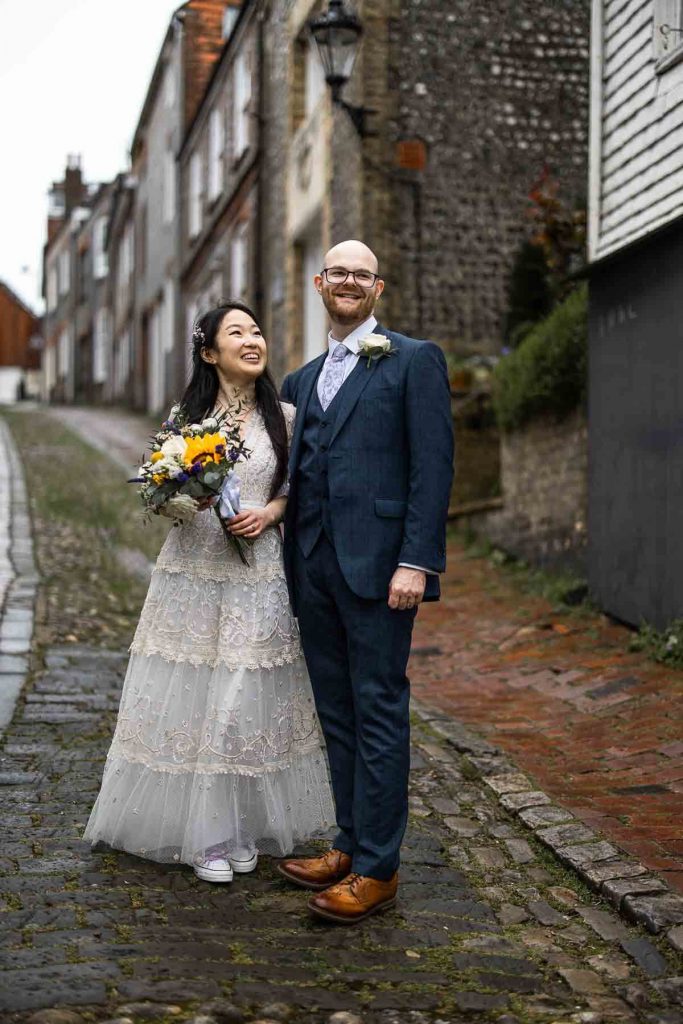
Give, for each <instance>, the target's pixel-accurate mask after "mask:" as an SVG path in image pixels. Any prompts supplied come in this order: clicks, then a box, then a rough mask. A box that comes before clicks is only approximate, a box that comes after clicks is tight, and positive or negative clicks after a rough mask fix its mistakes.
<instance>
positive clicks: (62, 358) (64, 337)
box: [57, 327, 71, 379]
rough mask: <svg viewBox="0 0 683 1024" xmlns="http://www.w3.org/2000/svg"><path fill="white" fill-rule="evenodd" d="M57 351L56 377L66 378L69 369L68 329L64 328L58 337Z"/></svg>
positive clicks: (69, 339)
mask: <svg viewBox="0 0 683 1024" xmlns="http://www.w3.org/2000/svg"><path fill="white" fill-rule="evenodd" d="M58 345H59V351H58V353H57V376H58V377H60V378H61V379H64V377H68V375H69V370H70V368H71V338H70V336H69V328H68V327H65V328H64V330H63V331H62V333H61V334H60V335H59V342H58Z"/></svg>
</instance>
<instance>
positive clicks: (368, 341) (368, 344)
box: [358, 334, 391, 356]
mask: <svg viewBox="0 0 683 1024" xmlns="http://www.w3.org/2000/svg"><path fill="white" fill-rule="evenodd" d="M390 348H391V342H390V341H389V339H388V338H387V337H385V336H384V335H383V334H366V336H365V337H364V338H361V340H360V341H359V342H358V351H359V353H360V354H361V355H364V356H377V355H380V354H382V355H384V354H385V353H386V352H388V351H389V350H390Z"/></svg>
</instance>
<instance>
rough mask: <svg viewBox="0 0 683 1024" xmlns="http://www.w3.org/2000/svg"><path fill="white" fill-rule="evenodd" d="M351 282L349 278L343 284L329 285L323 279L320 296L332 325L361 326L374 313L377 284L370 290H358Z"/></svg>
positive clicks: (351, 279)
mask: <svg viewBox="0 0 683 1024" xmlns="http://www.w3.org/2000/svg"><path fill="white" fill-rule="evenodd" d="M352 282H353V278H349V279H348V280H347V281H346V282H345V284H335V285H330V284H327V282H326V281H325V280H324V279H323V282H322V285H321V287H320V294H321V296H322V300H323V305H324V306H325V309H326V310H327V312H328V314H329V317H330V319H331V320H332V321H333V323H338V324H344V325H348V324H362V323H363V321H364V320H367V319H368V317H369V316H371V315H372V313H373V312H374V309H375V305H376V303H377V299H378V295H377V282H375V284H374V285H373V287H372V288H360V287H359V286H358V285H356V284H353V283H352Z"/></svg>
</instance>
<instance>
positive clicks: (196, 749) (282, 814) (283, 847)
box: [84, 302, 334, 882]
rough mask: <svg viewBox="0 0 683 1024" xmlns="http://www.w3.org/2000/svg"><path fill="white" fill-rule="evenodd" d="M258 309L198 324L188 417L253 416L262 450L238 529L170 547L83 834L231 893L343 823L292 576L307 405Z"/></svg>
mask: <svg viewBox="0 0 683 1024" xmlns="http://www.w3.org/2000/svg"><path fill="white" fill-rule="evenodd" d="M266 364H267V348H266V343H265V339H264V338H263V335H262V334H261V331H260V329H259V327H258V324H257V322H256V318H255V317H254V315H253V313H252V312H251V310H249V309H248V308H247V307H246V306H244V305H242V304H241V303H237V302H230V303H228V304H226V305H222V306H219V307H218V308H216V309H213V310H211V311H210V312H208V313H206V314H205V315H204V316H202V317H201V318H200V320H199V321H198V323H197V326H196V327H195V330H194V334H193V374H192V379H191V381H190V384H189V385H188V388H187V390H186V392H185V394H184V396H183V398H182V401H181V403H180V407H181V409H182V410H183V411H184V412H185V413H186V414H187V416H188V418H189V422H195V421H197V420H201V419H202V418H203V417H205V416H207V415H209V414H210V413H212V412H213V413H215V414H216V415H219V414H221V413H227V412H230V411H231V410H232V414H233V415H234V414H235V413H234V410H235V408H239V413H238V414H237V415H238V419H239V420H240V423H241V431H242V436H243V438H244V441H245V444H246V447H247V448H248V449H249V451H250V455H249V458H248V460H247V461H246V462H243V463H240V464H239V465H238V467H237V469H238V475H239V477H240V479H241V484H242V487H241V508H242V511H241V512H240V514H239V515H237V516H236V517H235V518H234V519H232V520H231V521H230V526H229V528H230V530H231V531H232V532H233V533H234V534H236V535H237V536H239V537H242V538H244V539H246V540H248V541H250V542H252V543H251V544H250V550H249V554H248V561H249V565H244V564H243V563H242V562H241V561H240V558H239V555H238V554H237V553H236V551H235V550H234V549H233V546H232V545H229V544H228V542H227V540H226V537H225V535H224V533H223V530H222V528H221V525H220V523H219V521H218V519H217V517H216V515H215V514H214V513H213V511H210V510H207V509H206V508H205V506H198V512H199V513H200V514H196V515H194V516H193V517H191V518H190V521H188V522H185V523H183V525H181V526H179V527H178V528H176V529H172V530H171V531H170V533H169V535H168V537H167V539H166V541H165V543H164V546H163V548H162V550H161V553H160V555H159V558H158V560H157V563H156V567H155V569H154V573H153V574H152V580H151V583H150V587H149V592H148V594H147V598H146V600H145V604H144V607H143V609H142V614H141V617H140V622H139V624H138V627H137V630H136V633H135V637H134V640H133V643H132V645H131V657H130V661H129V664H128V670H127V673H126V678H125V682H124V686H123V694H122V697H121V706H120V709H119V716H118V721H117V725H116V731H115V733H114V738H113V741H112V744H111V748H110V750H109V754H108V756H107V762H106V765H105V769H104V776H103V779H102V788H101V791H100V794H99V796H98V798H97V801H96V803H95V806H94V807H93V810H92V813H91V815H90V819H89V821H88V824H87V827H86V830H85V835H84V838H85V839H87V840H89V841H90V842H92V843H93V844H94V843H96V842H105V843H107V844H109V845H110V846H112V847H114V848H116V849H119V850H126V851H128V852H129V853H133V854H137V855H138V856H140V857H146V858H149V859H151V860H156V861H165V862H170V863H173V862H181V863H185V864H190V865H191V866H192V867H193V868H194V871H195V873H196V874H197V875H198V877H199V878H201V879H204V880H205V881H210V882H229V881H231V880H232V877H233V871H236V872H248V871H253V870H254V868H255V867H256V862H257V859H258V852H259V851H263V852H267V853H269V854H274V855H276V856H284V855H286V854H288V853H290V852H291V850H292V847H293V846H294V845H295V844H296V843H297V842H298V841H300V840H303V839H305V838H307V837H310V836H311V835H312V834H314V833H315V832H319V831H321V830H324V829H326V828H327V827H328V826H329V825H331V824H333V823H334V808H333V803H332V797H331V793H330V788H329V782H328V776H327V767H326V762H325V759H324V756H323V753H322V750H321V737H320V732H319V726H318V721H317V718H316V714H315V707H314V703H313V695H312V691H311V685H310V682H309V679H308V675H307V672H306V668H305V664H304V660H303V655H302V653H301V647H300V644H299V636H298V631H297V627H296V623H295V621H294V618H293V616H292V612H291V608H290V605H289V599H288V596H287V586H286V583H285V577H284V569H283V565H282V541H281V537H280V531H279V529H278V527H277V524H278V523H279V522H280V520H281V519H282V517H283V514H284V508H285V504H286V501H287V498H286V493H287V484H286V476H287V446H288V435H289V436H291V429H292V425H293V419H294V408H293V407H292V406H290V405H284V404H281V403H280V402H279V400H278V396H277V391H276V389H275V385H274V383H273V380H272V378H271V376H270V373H269V372H268V370H267V368H266Z"/></svg>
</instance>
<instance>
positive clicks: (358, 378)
mask: <svg viewBox="0 0 683 1024" xmlns="http://www.w3.org/2000/svg"><path fill="white" fill-rule="evenodd" d="M376 365H377V360H376V359H373V360H372V361H371V363H370V365H369V366H368V361H367V358H363V356H361V357H360V358H359V360H358V362H357V364H356V366H355V368H354V370H353V373H352V374H351V375H350V376H349V377H347V378H346V380H345V381H344V384H343V385H342V388H341V390H340V391H339V395H338V399H337V401H338V403H339V404H338V407H337V415H336V417H335V421H334V429H333V431H332V436H331V438H330V444H332V443H333V442H334V439H335V437H336V436H337V434H338V433H339V431H340V430H341V428H342V427H343V426H344V424H345V423H346V421H347V419H348V418H349V416H350V415H351V413H352V411H353V408H354V406H355V404H356V402H357V401H358V399H359V398H360V396H361V395H362V394H363V392H364V391H365V389H366V387H367V386H368V384H369V383H370V381H371V380H372V377H373V374H374V373H375V368H376Z"/></svg>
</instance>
